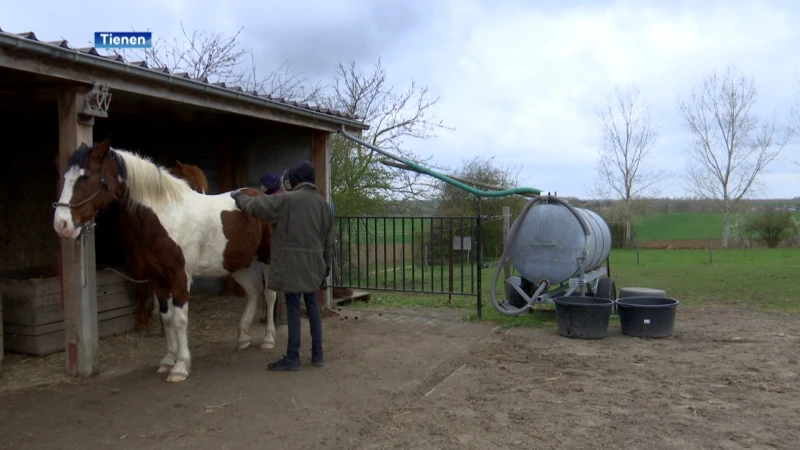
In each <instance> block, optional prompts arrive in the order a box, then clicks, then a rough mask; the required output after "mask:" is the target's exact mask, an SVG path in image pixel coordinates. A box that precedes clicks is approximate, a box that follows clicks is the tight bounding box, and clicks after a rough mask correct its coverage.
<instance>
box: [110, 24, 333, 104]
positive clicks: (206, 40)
mask: <svg viewBox="0 0 800 450" xmlns="http://www.w3.org/2000/svg"><path fill="white" fill-rule="evenodd" d="M243 29H244V28H243V27H242V28H240V29H239V30H238V31H237V32H236V33H235V34H234V35H233V36H225V34H224V33H221V32H216V31H215V32H211V33H207V32H199V31H197V30H194V31H192V32H191V33H189V32H188V31H187V30H186V29H185V28H184V27H183V24H181V32H182V36H180V37H177V38H173V39H172V41H171V42H169V41H167V40H165V39H161V38H159V39H157V40H156V41H155V42H154V43H153V47H152V48H148V49H143V50H140V49H123V50H121V51H120V52H119V53H118V54H120V55H121V56H122V57H123V58H125V60H126V61H145V62H146V63H147V65H148V66H150V67H166V68H168V69H169V71H170V72H173V73H176V72H178V73H180V72H185V73H187V74H188V75H189V76H190V77H191V78H198V79H203V78H207V79H208V80H209V81H210V82H212V83H225V84H226V85H229V86H238V87H241V88H242V89H243V90H245V91H257V92H258V93H259V94H260V95H272V96H274V97H283V98H287V99H291V100H297V101H303V102H309V101H316V100H317V98H318V96H319V94H320V92H321V91H322V86H321V84H320V83H317V84H310V83H309V82H308V79H307V78H301V77H300V76H299V75H298V74H294V73H292V72H291V71H290V70H289V67H288V64H287V63H284V64H282V65H281V66H280V67H279V68H278V69H277V70H274V71H271V72H269V73H267V74H265V75H260V74H259V72H258V70H257V68H256V64H255V60H254V58H253V52H252V50H245V49H242V48H241V42H240V36H241V33H242V30H243ZM134 31H135V30H134Z"/></svg>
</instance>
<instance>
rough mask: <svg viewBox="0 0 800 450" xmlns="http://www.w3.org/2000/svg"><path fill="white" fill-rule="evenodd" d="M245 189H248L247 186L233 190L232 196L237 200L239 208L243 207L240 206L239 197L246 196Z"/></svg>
mask: <svg viewBox="0 0 800 450" xmlns="http://www.w3.org/2000/svg"><path fill="white" fill-rule="evenodd" d="M245 189H247V188H241V189H237V190H235V191H231V197H233V200H234V201H235V202H236V207H237V208H241V207H240V206H239V198H240V197H242V196H245V193H244V190H245Z"/></svg>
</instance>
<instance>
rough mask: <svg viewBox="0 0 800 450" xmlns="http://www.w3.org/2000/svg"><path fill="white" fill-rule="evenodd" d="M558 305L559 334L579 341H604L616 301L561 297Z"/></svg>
mask: <svg viewBox="0 0 800 450" xmlns="http://www.w3.org/2000/svg"><path fill="white" fill-rule="evenodd" d="M553 303H555V304H556V320H557V321H558V334H560V335H561V336H565V337H570V338H578V339H602V338H604V337H606V334H607V333H608V319H609V318H610V317H611V305H613V304H614V300H609V299H607V298H596V297H571V296H570V297H559V298H556V299H554V300H553Z"/></svg>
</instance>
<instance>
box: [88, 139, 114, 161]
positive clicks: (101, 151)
mask: <svg viewBox="0 0 800 450" xmlns="http://www.w3.org/2000/svg"><path fill="white" fill-rule="evenodd" d="M110 146H111V135H109V136H108V137H106V138H105V139H104V140H103V141H102V142H99V143H97V144H95V146H94V148H93V149H92V156H94V157H96V158H97V159H103V158H105V157H106V154H107V153H108V149H109V147H110Z"/></svg>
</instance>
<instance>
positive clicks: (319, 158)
mask: <svg viewBox="0 0 800 450" xmlns="http://www.w3.org/2000/svg"><path fill="white" fill-rule="evenodd" d="M330 136H331V133H329V132H327V131H318V130H312V131H311V163H312V164H314V167H315V168H316V175H317V177H316V180H314V182H315V183H316V185H317V189H319V191H320V192H321V193H322V195H323V196H324V197H325V198H326V199H327V198H328V177H329V176H330V169H329V167H328V161H329V159H330V158H329V152H328V140H329V139H330Z"/></svg>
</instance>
